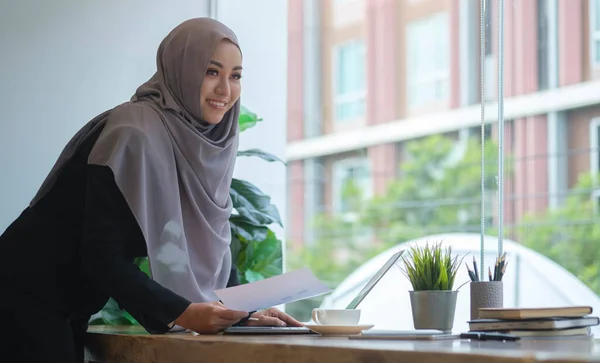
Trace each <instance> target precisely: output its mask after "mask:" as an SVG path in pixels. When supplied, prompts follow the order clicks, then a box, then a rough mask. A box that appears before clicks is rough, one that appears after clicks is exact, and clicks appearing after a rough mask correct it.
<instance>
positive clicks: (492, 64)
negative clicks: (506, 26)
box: [483, 0, 497, 101]
mask: <svg viewBox="0 0 600 363" xmlns="http://www.w3.org/2000/svg"><path fill="white" fill-rule="evenodd" d="M493 11H494V9H493V3H492V1H491V0H485V3H484V12H485V38H484V42H485V43H484V47H485V49H484V52H485V58H484V61H483V72H484V74H483V77H484V79H483V81H484V90H483V92H484V96H485V99H486V100H487V101H490V100H493V99H495V98H496V86H497V83H496V60H495V59H494V43H493V41H492V36H493V32H494V28H493V27H494V25H495V22H494V18H493V17H492V15H493Z"/></svg>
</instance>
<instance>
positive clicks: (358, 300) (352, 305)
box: [346, 250, 404, 309]
mask: <svg viewBox="0 0 600 363" xmlns="http://www.w3.org/2000/svg"><path fill="white" fill-rule="evenodd" d="M403 253H404V250H400V251H398V252H396V253H394V254H393V255H392V257H390V259H389V260H388V261H387V262H386V263H385V265H383V266H382V267H381V268H380V269H379V271H377V273H376V274H375V275H373V277H372V278H371V279H370V280H369V281H368V282H367V284H366V285H365V287H363V288H362V290H360V292H359V293H358V295H356V297H355V298H354V299H353V300H352V301H351V302H350V304H348V306H346V309H356V307H357V306H358V304H360V303H361V301H363V299H364V298H365V297H367V295H368V294H369V292H371V290H372V289H373V287H375V285H376V284H377V283H378V282H379V280H381V278H382V277H383V275H385V274H386V273H387V272H388V270H389V269H390V268H391V267H392V266H394V264H395V263H396V261H398V259H399V258H400V256H402V254H403Z"/></svg>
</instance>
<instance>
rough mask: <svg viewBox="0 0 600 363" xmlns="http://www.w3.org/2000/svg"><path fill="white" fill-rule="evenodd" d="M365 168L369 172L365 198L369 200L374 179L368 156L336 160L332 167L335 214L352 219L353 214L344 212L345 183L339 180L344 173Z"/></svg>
mask: <svg viewBox="0 0 600 363" xmlns="http://www.w3.org/2000/svg"><path fill="white" fill-rule="evenodd" d="M360 167H364V168H366V170H367V175H368V185H369V187H368V188H367V190H364V191H363V192H364V194H363V197H364V198H365V199H366V200H368V199H369V198H371V197H372V194H373V178H372V175H371V165H370V161H369V158H368V157H367V156H354V157H348V158H345V159H341V160H336V161H334V162H333V163H332V167H331V169H332V170H331V209H332V211H333V212H334V213H335V214H340V215H343V216H344V218H352V216H351V215H352V213H351V212H347V211H344V210H342V205H341V204H342V203H341V193H342V188H343V185H342V184H343V183H342V181H341V179H340V178H339V177H340V175H341V173H342V171H347V170H348V169H350V168H360Z"/></svg>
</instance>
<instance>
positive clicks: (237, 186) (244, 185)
mask: <svg viewBox="0 0 600 363" xmlns="http://www.w3.org/2000/svg"><path fill="white" fill-rule="evenodd" d="M230 195H231V200H232V202H233V208H235V210H236V211H237V212H238V214H239V215H241V216H243V217H245V218H246V221H247V223H250V224H253V225H255V226H267V225H269V224H272V223H277V224H279V225H280V226H283V223H282V222H281V216H280V215H279V211H278V210H277V207H275V205H273V204H271V197H269V196H267V195H265V194H264V193H263V192H262V191H261V190H260V189H258V188H257V187H256V186H255V185H253V184H252V183H250V182H247V181H245V180H240V179H236V178H234V179H233V180H232V181H231V190H230Z"/></svg>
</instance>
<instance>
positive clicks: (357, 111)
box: [333, 40, 366, 122]
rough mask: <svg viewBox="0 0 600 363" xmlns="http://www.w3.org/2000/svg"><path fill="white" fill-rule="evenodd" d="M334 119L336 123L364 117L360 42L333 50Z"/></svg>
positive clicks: (363, 80) (364, 99) (362, 47)
mask: <svg viewBox="0 0 600 363" xmlns="http://www.w3.org/2000/svg"><path fill="white" fill-rule="evenodd" d="M333 68H334V72H333V74H334V82H333V85H334V105H335V106H334V107H335V108H334V114H335V115H334V119H335V120H336V121H337V122H344V121H348V120H353V119H357V118H360V117H364V116H365V109H366V86H365V83H366V82H365V45H364V42H362V41H360V40H354V41H350V42H347V43H344V44H340V45H338V46H337V47H336V48H335V50H334V67H333Z"/></svg>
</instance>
